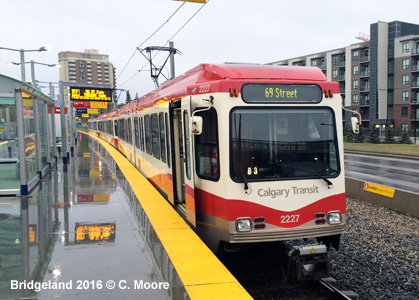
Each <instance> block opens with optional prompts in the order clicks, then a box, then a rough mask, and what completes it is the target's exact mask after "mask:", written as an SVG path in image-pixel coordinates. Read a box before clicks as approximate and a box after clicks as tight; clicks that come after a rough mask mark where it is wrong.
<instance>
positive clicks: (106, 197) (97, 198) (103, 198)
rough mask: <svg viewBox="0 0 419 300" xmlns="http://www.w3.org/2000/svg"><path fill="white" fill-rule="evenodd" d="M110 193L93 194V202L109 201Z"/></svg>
mask: <svg viewBox="0 0 419 300" xmlns="http://www.w3.org/2000/svg"><path fill="white" fill-rule="evenodd" d="M110 199H111V196H110V195H93V202H109V200H110Z"/></svg>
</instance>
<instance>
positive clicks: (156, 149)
mask: <svg viewBox="0 0 419 300" xmlns="http://www.w3.org/2000/svg"><path fill="white" fill-rule="evenodd" d="M151 132H152V142H153V156H154V157H155V158H160V143H159V140H160V138H159V119H158V117H157V114H153V115H151Z"/></svg>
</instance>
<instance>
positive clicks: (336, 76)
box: [332, 70, 338, 78]
mask: <svg viewBox="0 0 419 300" xmlns="http://www.w3.org/2000/svg"><path fill="white" fill-rule="evenodd" d="M332 77H333V78H338V70H333V72H332Z"/></svg>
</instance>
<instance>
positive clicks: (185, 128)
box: [183, 110, 191, 179]
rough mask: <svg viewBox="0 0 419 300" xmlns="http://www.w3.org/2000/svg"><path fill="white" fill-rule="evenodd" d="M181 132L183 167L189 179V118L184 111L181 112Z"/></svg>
mask: <svg viewBox="0 0 419 300" xmlns="http://www.w3.org/2000/svg"><path fill="white" fill-rule="evenodd" d="M183 132H184V135H185V167H186V176H187V177H188V179H191V162H190V159H191V157H190V153H189V149H190V148H189V147H190V142H189V116H188V112H187V111H186V110H185V111H184V112H183Z"/></svg>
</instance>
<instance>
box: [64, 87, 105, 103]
mask: <svg viewBox="0 0 419 300" xmlns="http://www.w3.org/2000/svg"><path fill="white" fill-rule="evenodd" d="M70 99H71V100H72V101H101V102H112V89H105V88H103V89H92V88H78V87H70Z"/></svg>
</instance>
